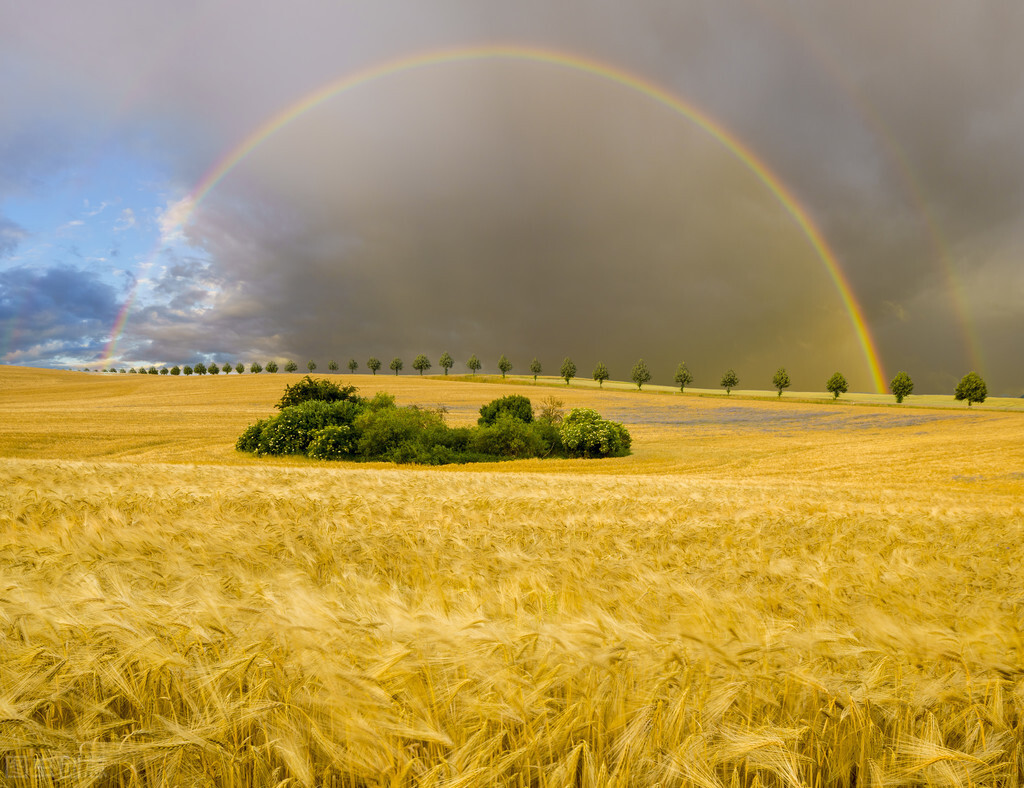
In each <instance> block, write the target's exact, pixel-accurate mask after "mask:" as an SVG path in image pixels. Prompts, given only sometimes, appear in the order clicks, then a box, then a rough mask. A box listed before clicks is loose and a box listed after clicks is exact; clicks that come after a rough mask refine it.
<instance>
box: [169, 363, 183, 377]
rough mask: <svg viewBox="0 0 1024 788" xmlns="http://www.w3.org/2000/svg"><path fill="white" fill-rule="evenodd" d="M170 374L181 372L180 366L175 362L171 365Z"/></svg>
mask: <svg viewBox="0 0 1024 788" xmlns="http://www.w3.org/2000/svg"><path fill="white" fill-rule="evenodd" d="M171 374H172V375H180V374H181V367H179V366H178V365H177V364H175V365H174V366H173V367H171Z"/></svg>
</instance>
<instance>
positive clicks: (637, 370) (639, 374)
mask: <svg viewBox="0 0 1024 788" xmlns="http://www.w3.org/2000/svg"><path fill="white" fill-rule="evenodd" d="M630 377H632V379H633V382H634V383H636V390H637V391H640V390H642V389H643V387H644V383H647V382H648V381H649V380H650V379H651V371H650V370H649V369H648V368H647V362H646V361H644V360H643V359H640V360H639V361H638V362H636V364H635V365H634V367H633V374H632V375H631V376H630Z"/></svg>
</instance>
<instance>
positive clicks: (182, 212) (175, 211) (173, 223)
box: [157, 197, 195, 246]
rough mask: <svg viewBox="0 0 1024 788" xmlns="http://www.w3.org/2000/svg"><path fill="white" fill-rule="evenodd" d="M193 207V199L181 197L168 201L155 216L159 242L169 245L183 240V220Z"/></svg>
mask: <svg viewBox="0 0 1024 788" xmlns="http://www.w3.org/2000/svg"><path fill="white" fill-rule="evenodd" d="M194 207H195V200H193V199H192V198H191V197H182V198H181V199H180V200H176V201H174V202H168V203H167V207H166V208H165V209H164V210H163V211H162V212H161V213H160V215H159V216H158V217H157V221H158V222H159V223H160V243H161V244H163V245H164V246H169V245H171V244H174V243H180V242H182V241H184V240H185V222H186V221H188V217H189V216H190V215H191V213H192V209H193V208H194Z"/></svg>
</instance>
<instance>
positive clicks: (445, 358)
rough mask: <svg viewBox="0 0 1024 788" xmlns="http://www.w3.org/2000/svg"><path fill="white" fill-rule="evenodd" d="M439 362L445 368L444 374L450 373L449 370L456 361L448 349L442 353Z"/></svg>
mask: <svg viewBox="0 0 1024 788" xmlns="http://www.w3.org/2000/svg"><path fill="white" fill-rule="evenodd" d="M437 363H438V365H439V366H440V367H441V368H442V369H444V374H446V375H447V374H448V370H449V369H451V368H452V367H454V366H455V361H454V359H452V357H451V354H450V353H449V352H448V351H447V350H446V351H445V352H444V353H442V354H441V359H440V360H439V361H438V362H437Z"/></svg>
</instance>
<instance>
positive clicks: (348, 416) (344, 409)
mask: <svg viewBox="0 0 1024 788" xmlns="http://www.w3.org/2000/svg"><path fill="white" fill-rule="evenodd" d="M358 415H359V405H358V404H357V403H355V402H347V401H343V402H321V401H319V400H310V401H308V402H303V403H300V404H299V405H291V406H289V407H287V408H284V409H283V410H282V411H281V412H280V413H279V414H278V415H276V416H274V417H273V418H270V419H267V420H266V421H265V422H262V425H263V426H262V428H261V429H260V433H259V438H258V439H257V440H256V448H255V450H254V451H255V453H256V454H261V455H262V454H304V453H305V452H306V449H307V448H308V447H309V444H310V443H311V442H312V440H313V438H314V434H315V433H316V432H317V430H321V429H323V428H324V427H332V426H342V425H347V426H351V425H352V423H353V422H354V421H355V419H356V418H357V416H358ZM243 435H244V433H243ZM239 440H241V439H239ZM251 441H252V438H251V437H250V438H249V439H248V441H247V442H248V443H251ZM244 451H253V450H252V449H244Z"/></svg>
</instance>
